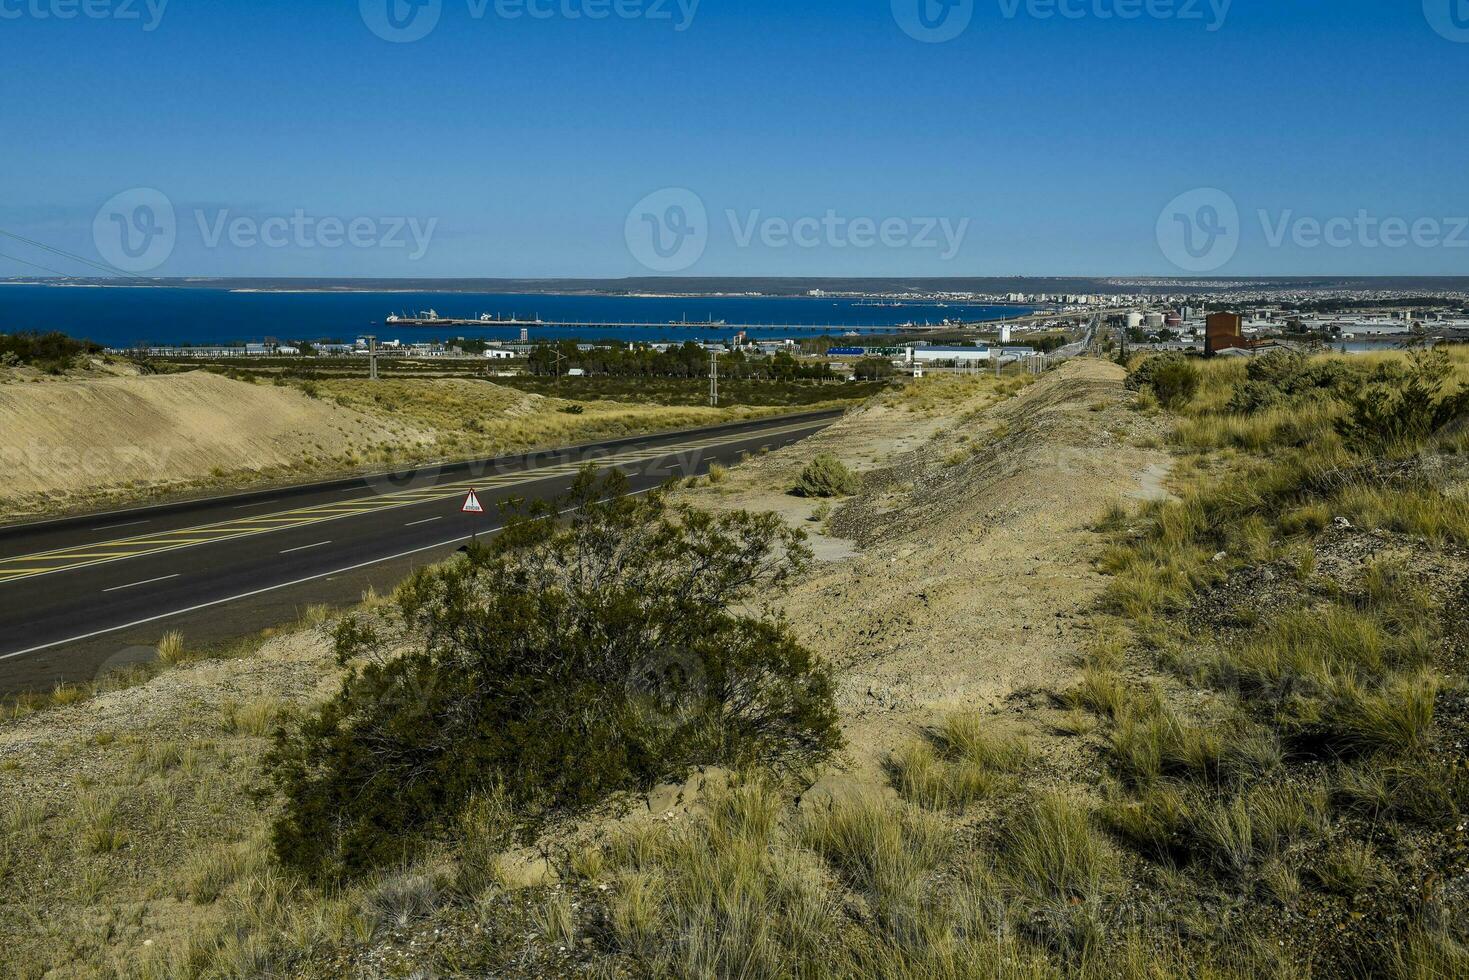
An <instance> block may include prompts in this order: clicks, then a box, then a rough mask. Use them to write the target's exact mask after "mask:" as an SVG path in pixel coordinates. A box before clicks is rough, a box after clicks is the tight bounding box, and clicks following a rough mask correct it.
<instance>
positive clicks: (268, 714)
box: [220, 697, 282, 738]
mask: <svg viewBox="0 0 1469 980" xmlns="http://www.w3.org/2000/svg"><path fill="white" fill-rule="evenodd" d="M281 714H282V705H281V703H280V701H278V700H277V699H275V698H270V697H266V698H256V699H254V700H251V701H247V702H245V703H244V704H236V703H234V702H232V701H231V702H226V704H225V705H224V706H223V707H222V708H221V709H220V725H221V727H222V728H223V729H224V730H225V731H226V732H228V733H229V734H231V735H252V736H255V737H257V738H259V737H263V736H265V735H269V734H270V733H271V730H272V729H273V728H274V727H275V723H276V720H277V719H278V718H279V717H280V716H281Z"/></svg>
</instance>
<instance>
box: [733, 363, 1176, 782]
mask: <svg viewBox="0 0 1469 980" xmlns="http://www.w3.org/2000/svg"><path fill="white" fill-rule="evenodd" d="M1123 377H1124V372H1123V371H1122V369H1121V368H1118V367H1116V366H1115V365H1112V364H1107V363H1103V362H1100V361H1077V362H1073V363H1071V364H1069V365H1067V366H1066V367H1064V368H1062V369H1061V370H1060V371H1058V372H1056V373H1054V374H1050V375H1047V376H1045V377H1044V378H1043V379H1042V380H1040V381H1039V382H1038V383H1037V384H1035V385H1033V386H1032V387H1030V388H1028V389H1026V390H1025V391H1024V392H1022V393H1020V394H1019V395H1017V396H1016V397H1014V398H1013V399H1011V400H1008V401H1005V402H1001V403H1000V404H998V405H995V406H994V407H992V408H988V409H986V408H985V406H986V405H987V404H988V401H987V400H986V399H985V398H984V397H983V396H980V397H977V398H973V399H969V400H966V401H964V402H961V403H958V404H955V405H952V406H950V407H948V408H947V409H945V410H943V411H942V412H940V413H937V414H934V415H931V416H928V417H924V416H921V415H914V414H913V413H910V412H907V411H905V410H904V409H903V408H901V407H897V406H885V407H879V408H876V409H873V410H870V411H867V412H863V413H860V414H855V415H853V416H849V417H848V418H847V419H845V420H844V421H842V422H841V423H839V424H838V425H835V426H833V427H831V428H830V429H827V430H826V431H825V432H823V433H822V434H821V435H819V436H817V437H816V438H815V439H812V440H808V441H806V442H804V443H801V444H800V445H798V446H794V447H790V448H788V449H784V450H780V451H778V452H775V453H772V454H770V455H769V456H765V457H761V458H759V459H756V460H752V461H751V462H750V463H748V464H747V465H746V466H743V467H740V468H737V469H736V470H734V471H732V473H731V474H730V477H729V479H728V481H727V483H726V484H725V485H722V486H721V487H720V488H719V494H718V496H717V498H716V499H715V501H714V502H713V503H714V505H716V506H719V507H727V508H748V509H756V510H773V511H776V512H779V513H782V514H784V515H786V516H787V518H788V519H790V520H791V521H792V522H793V523H801V524H802V525H803V526H805V527H807V528H808V529H814V528H815V525H814V524H812V523H809V522H807V520H806V519H807V518H808V516H809V515H810V514H811V512H812V511H813V510H814V508H815V504H814V503H813V502H811V501H804V500H800V499H799V498H795V497H791V496H789V495H788V494H786V492H785V489H786V488H787V487H789V486H790V485H791V484H792V483H793V482H794V479H795V476H796V474H797V473H798V472H799V471H800V468H801V467H802V466H803V465H804V463H805V461H806V460H808V459H809V458H810V457H811V456H812V455H814V453H816V452H818V451H827V452H832V453H834V454H836V455H837V456H838V457H840V458H842V459H843V460H844V461H845V462H847V463H848V465H851V466H853V468H855V469H858V470H860V471H863V472H864V486H863V490H862V493H861V494H860V495H859V496H857V497H855V498H853V499H851V500H849V501H847V502H845V503H844V504H842V505H841V506H840V507H839V508H838V509H837V510H836V512H835V513H834V515H833V516H832V517H831V518H830V519H829V521H828V522H827V525H828V533H827V534H819V533H818V534H817V535H816V536H815V539H814V540H815V544H816V549H817V552H818V555H822V554H825V555H828V556H830V555H832V554H834V553H835V554H840V553H842V551H843V550H846V551H847V553H849V554H851V557H849V558H846V559H844V560H839V561H834V562H833V561H828V562H825V563H823V564H822V565H821V566H820V567H819V568H818V570H817V571H816V573H815V574H814V575H813V576H812V577H811V578H810V579H809V580H808V581H806V582H805V583H803V584H802V585H800V586H799V587H798V588H797V589H796V590H795V591H794V592H793V593H792V594H791V595H790V596H789V597H788V598H787V599H786V600H785V601H784V602H783V604H782V605H783V608H784V609H785V611H786V612H787V613H788V614H789V615H790V617H791V619H792V621H793V622H794V624H795V627H796V630H797V632H798V633H799V634H800V636H801V637H802V639H803V640H804V641H805V642H806V643H807V644H809V645H810V646H811V647H812V649H814V650H816V651H817V652H819V653H820V654H822V655H823V656H824V657H826V658H828V659H829V660H830V661H831V662H832V663H834V664H835V665H836V667H837V673H838V675H839V678H840V688H839V692H840V693H839V698H840V700H839V707H840V708H841V711H842V716H843V724H844V729H845V732H846V735H847V738H848V741H849V743H850V756H851V758H850V764H851V774H852V776H853V777H854V778H857V779H859V780H862V781H866V780H868V779H871V778H875V777H876V775H877V774H878V773H879V771H880V766H881V763H882V760H883V759H884V757H885V756H886V755H887V753H889V752H891V751H892V750H894V749H896V748H897V747H899V746H900V745H901V744H902V743H903V742H904V741H906V740H907V739H908V738H909V737H911V736H912V735H913V734H915V733H916V732H917V731H918V730H919V729H920V728H921V727H922V726H924V725H927V724H930V723H932V722H935V721H937V720H938V719H939V718H940V717H941V716H942V715H944V714H947V713H949V712H951V711H954V710H958V709H975V708H979V709H984V710H1002V711H1008V710H1010V709H1011V708H1012V707H1014V706H1015V705H1016V703H1017V702H1019V701H1024V702H1026V703H1028V704H1030V705H1031V706H1032V707H1037V708H1039V707H1041V706H1042V705H1043V704H1044V699H1041V700H1039V701H1036V700H1035V699H1027V698H1024V697H1023V695H1024V694H1026V693H1027V692H1038V691H1061V690H1064V689H1065V688H1067V687H1069V686H1070V685H1071V681H1072V678H1073V677H1074V676H1075V675H1076V673H1077V660H1078V658H1079V656H1080V654H1081V652H1082V650H1083V647H1084V646H1085V644H1086V643H1087V641H1088V638H1089V636H1090V633H1089V631H1088V629H1087V627H1086V623H1085V621H1084V613H1085V611H1086V610H1087V609H1088V608H1089V606H1090V605H1091V604H1092V603H1093V601H1094V599H1095V597H1096V596H1097V594H1098V593H1099V592H1100V591H1101V589H1102V588H1103V585H1104V580H1103V577H1102V576H1101V575H1100V574H1099V573H1097V572H1096V571H1095V570H1094V569H1093V568H1092V567H1091V564H1090V563H1091V559H1092V557H1093V556H1094V555H1095V554H1096V553H1097V550H1098V547H1099V544H1100V541H1099V537H1098V535H1096V534H1095V533H1094V532H1092V531H1091V530H1090V526H1091V525H1092V524H1094V523H1095V521H1096V520H1097V519H1098V518H1099V517H1100V516H1101V515H1102V513H1103V511H1104V510H1105V509H1106V507H1107V505H1108V504H1110V503H1112V502H1114V501H1116V500H1118V499H1120V498H1134V499H1135V498H1139V497H1144V496H1155V495H1158V494H1160V493H1163V492H1164V491H1163V490H1162V479H1163V476H1164V475H1166V468H1165V462H1166V459H1167V457H1166V455H1164V454H1163V453H1161V452H1153V451H1148V450H1143V449H1139V448H1137V443H1138V442H1140V441H1142V440H1143V439H1145V438H1146V437H1147V436H1148V435H1150V434H1151V433H1152V430H1153V428H1155V427H1156V424H1157V423H1156V421H1155V420H1153V419H1150V418H1149V417H1147V416H1143V415H1139V414H1138V413H1136V412H1133V411H1131V410H1129V409H1127V408H1125V407H1124V406H1123V403H1124V401H1126V400H1128V393H1127V392H1125V391H1124V389H1123V387H1122V380H1123ZM959 456H962V457H964V458H963V459H962V461H958V460H957V457H959ZM834 538H837V539H842V540H844V541H845V542H846V548H845V549H843V548H842V546H841V545H840V543H839V542H837V541H834V540H833V539H834ZM1017 695H1021V696H1022V697H1019V698H1017ZM1047 714H1048V712H1047V711H1045V710H1038V711H1028V712H1025V713H1024V718H1025V724H1027V725H1028V726H1034V725H1037V724H1039V723H1041V722H1042V721H1043V720H1044V718H1045V717H1046V716H1047ZM1018 716H1019V715H1018V714H1017V717H1018Z"/></svg>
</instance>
